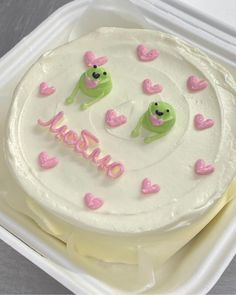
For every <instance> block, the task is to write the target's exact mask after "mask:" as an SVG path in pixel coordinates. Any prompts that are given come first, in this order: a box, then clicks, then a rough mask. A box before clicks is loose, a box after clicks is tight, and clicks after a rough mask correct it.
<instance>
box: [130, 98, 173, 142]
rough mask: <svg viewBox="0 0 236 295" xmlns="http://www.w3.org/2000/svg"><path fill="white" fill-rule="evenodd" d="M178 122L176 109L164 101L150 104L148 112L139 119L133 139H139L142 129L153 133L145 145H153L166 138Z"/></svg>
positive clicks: (132, 133)
mask: <svg viewBox="0 0 236 295" xmlns="http://www.w3.org/2000/svg"><path fill="white" fill-rule="evenodd" d="M175 120H176V115H175V110H174V108H173V107H172V106H171V105H170V104H168V103H167V102H164V101H158V102H152V103H150V105H149V107H148V110H147V111H146V112H145V113H144V114H143V115H142V117H141V118H140V119H139V121H138V123H137V125H136V127H135V128H134V129H133V131H132V132H131V136H132V137H138V136H139V134H140V129H141V128H144V129H146V130H148V131H150V132H151V134H150V135H149V136H147V137H146V138H145V139H144V142H145V143H151V142H153V141H154V140H157V139H159V138H161V137H163V136H165V135H166V134H167V133H168V132H169V131H170V130H171V128H172V127H173V126H174V124H175Z"/></svg>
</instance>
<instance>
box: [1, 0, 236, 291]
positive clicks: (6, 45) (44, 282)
mask: <svg viewBox="0 0 236 295" xmlns="http://www.w3.org/2000/svg"><path fill="white" fill-rule="evenodd" d="M70 1H71V0H0V57H1V56H2V55H3V54H4V53H6V52H7V51H8V50H9V49H11V48H12V47H13V46H14V45H15V44H16V43H17V42H18V41H20V40H21V39H22V38H23V37H24V36H26V35H27V34H28V33H30V32H31V31H32V30H33V29H34V28H35V27H36V26H37V25H38V24H40V23H41V22H42V21H43V20H44V19H45V18H47V16H48V15H50V14H51V13H52V12H53V11H54V10H56V9H57V8H59V7H60V6H62V5H63V4H66V3H68V2H70ZM190 1H191V0H190ZM0 238H1V237H0ZM68 293H71V292H70V291H68V290H67V289H65V288H64V287H63V286H61V285H60V284H59V283H58V282H56V281H55V280H54V279H52V278H51V277H49V276H48V275H47V274H46V273H44V272H43V271H42V270H40V269H39V268H37V267H36V266H35V265H33V264H32V263H31V262H29V261H28V260H26V259H25V258H24V257H22V256H21V255H20V254H19V253H17V252H15V251H14V250H13V249H12V248H10V247H9V246H7V245H6V244H5V243H4V242H2V241H0V294H68ZM209 294H236V257H235V259H234V260H233V261H232V262H231V264H230V265H229V267H228V268H227V270H226V271H225V273H224V274H223V275H222V277H221V278H220V280H219V281H218V283H217V284H216V286H215V287H214V288H213V289H212V290H211V292H210V293H209ZM91 295H92V294H91Z"/></svg>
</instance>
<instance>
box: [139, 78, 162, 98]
mask: <svg viewBox="0 0 236 295" xmlns="http://www.w3.org/2000/svg"><path fill="white" fill-rule="evenodd" d="M162 90H163V87H162V86H161V85H160V84H154V85H153V84H152V81H151V80H150V79H145V80H144V81H143V91H144V92H145V93H146V94H155V93H160V92H162Z"/></svg>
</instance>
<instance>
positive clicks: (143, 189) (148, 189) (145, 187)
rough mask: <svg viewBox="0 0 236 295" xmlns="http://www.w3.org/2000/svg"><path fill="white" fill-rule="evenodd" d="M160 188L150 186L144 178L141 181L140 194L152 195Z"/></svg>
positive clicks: (153, 185) (154, 185)
mask: <svg viewBox="0 0 236 295" xmlns="http://www.w3.org/2000/svg"><path fill="white" fill-rule="evenodd" d="M160 189H161V188H160V186H159V185H158V184H152V183H151V181H150V180H149V179H148V178H144V180H143V181H142V187H141V192H142V193H143V194H153V193H158V192H159V191H160Z"/></svg>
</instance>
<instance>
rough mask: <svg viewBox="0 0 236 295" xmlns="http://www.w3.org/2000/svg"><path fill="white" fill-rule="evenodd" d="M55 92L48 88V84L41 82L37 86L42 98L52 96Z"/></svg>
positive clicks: (51, 87) (53, 89)
mask: <svg viewBox="0 0 236 295" xmlns="http://www.w3.org/2000/svg"><path fill="white" fill-rule="evenodd" d="M55 91H56V88H55V87H53V86H48V84H47V83H46V82H42V83H41V84H40V85H39V93H40V95H42V96H49V95H51V94H53V93H54V92H55Z"/></svg>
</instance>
